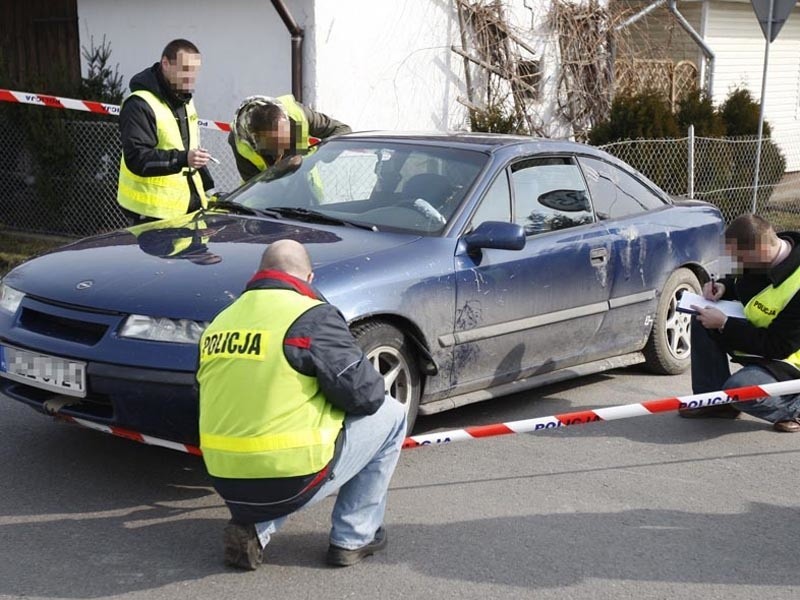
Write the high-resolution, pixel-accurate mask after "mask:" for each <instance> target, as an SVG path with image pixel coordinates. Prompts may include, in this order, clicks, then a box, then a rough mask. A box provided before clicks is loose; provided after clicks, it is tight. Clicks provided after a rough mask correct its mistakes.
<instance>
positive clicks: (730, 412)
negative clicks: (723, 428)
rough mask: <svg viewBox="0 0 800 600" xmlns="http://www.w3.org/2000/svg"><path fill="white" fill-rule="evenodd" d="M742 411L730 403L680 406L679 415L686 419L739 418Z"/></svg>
mask: <svg viewBox="0 0 800 600" xmlns="http://www.w3.org/2000/svg"><path fill="white" fill-rule="evenodd" d="M741 412H742V411H740V410H739V409H738V408H736V407H735V406H731V405H730V404H720V405H718V406H704V407H703V408H679V409H678V415H680V416H681V417H683V418H684V419H712V418H713V419H738V418H739V415H740V414H741Z"/></svg>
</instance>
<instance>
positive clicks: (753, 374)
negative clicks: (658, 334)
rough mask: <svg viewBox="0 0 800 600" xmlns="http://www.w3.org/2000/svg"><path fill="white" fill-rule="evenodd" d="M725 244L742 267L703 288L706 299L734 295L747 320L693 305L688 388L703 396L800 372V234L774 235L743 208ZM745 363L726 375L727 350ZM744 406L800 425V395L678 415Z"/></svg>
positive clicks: (793, 427) (790, 427)
mask: <svg viewBox="0 0 800 600" xmlns="http://www.w3.org/2000/svg"><path fill="white" fill-rule="evenodd" d="M725 244H726V247H727V248H728V251H729V253H730V254H731V255H732V256H733V257H735V258H736V261H737V264H738V269H737V270H740V271H741V273H740V274H738V275H736V276H732V277H728V278H725V279H721V280H720V281H716V282H715V281H713V280H712V281H710V282H708V283H706V284H705V285H704V286H703V296H704V297H705V298H706V299H708V300H720V299H724V300H738V301H740V302H741V303H742V304H743V305H744V307H745V317H746V318H745V319H736V318H728V317H727V316H726V315H725V314H724V313H722V312H721V311H720V310H718V309H716V308H713V307H709V308H705V307H693V308H695V309H696V310H697V316H696V317H695V318H694V319H692V331H691V334H692V388H693V390H694V393H696V394H700V393H705V392H711V391H715V390H720V389H731V388H737V387H744V386H749V385H761V384H765V383H774V382H776V381H785V380H789V379H797V378H800V295H798V294H797V292H798V290H800V234H798V233H796V232H784V233H780V234H776V233H775V230H774V229H773V228H772V226H771V225H770V224H769V223H768V222H767V221H765V220H764V219H763V218H761V217H759V216H756V215H753V214H745V215H742V216H740V217H738V218H736V219H735V220H734V221H733V222H732V223H731V224H730V225H729V226H728V228H727V229H726V230H725ZM729 355H730V356H731V358H732V360H734V361H735V362H738V363H741V364H743V365H744V367H743V368H742V369H740V370H739V371H737V372H736V373H734V374H733V376H731V372H730V365H729V363H728V356H729ZM740 411H743V412H746V413H748V414H750V415H753V416H755V417H759V418H761V419H764V420H766V421H769V422H771V423H773V428H774V429H775V430H776V431H782V432H789V433H795V432H798V431H800V396H796V395H791V396H779V397H774V398H773V397H767V398H763V399H760V400H755V401H751V402H742V403H739V404H737V405H736V406H733V405H730V404H724V405H720V406H711V407H705V408H699V409H682V410H681V411H680V415H681V416H682V417H687V418H693V417H720V418H736V417H737V416H738V415H739V412H740Z"/></svg>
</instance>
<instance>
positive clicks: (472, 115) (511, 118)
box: [469, 104, 520, 133]
mask: <svg viewBox="0 0 800 600" xmlns="http://www.w3.org/2000/svg"><path fill="white" fill-rule="evenodd" d="M469 122H470V130H471V131H480V132H485V133H520V127H519V122H518V120H517V118H516V116H515V115H513V114H508V113H507V112H506V110H505V109H504V108H503V106H502V105H500V104H491V105H489V106H487V107H486V108H473V109H470V111H469Z"/></svg>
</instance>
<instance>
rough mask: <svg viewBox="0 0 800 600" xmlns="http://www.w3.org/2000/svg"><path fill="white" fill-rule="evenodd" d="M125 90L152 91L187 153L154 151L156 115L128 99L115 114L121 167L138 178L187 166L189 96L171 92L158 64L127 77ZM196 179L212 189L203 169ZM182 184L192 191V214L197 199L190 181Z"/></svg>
mask: <svg viewBox="0 0 800 600" xmlns="http://www.w3.org/2000/svg"><path fill="white" fill-rule="evenodd" d="M129 87H130V89H131V92H135V91H138V90H146V91H148V92H152V93H153V94H155V95H156V96H158V97H159V98H161V99H162V100H164V101H165V102H166V103H167V105H169V107H170V108H171V109H172V112H173V114H174V115H175V120H176V121H177V122H178V128H179V129H180V132H181V139H183V146H184V148H187V150H157V149H156V145H157V144H158V133H157V129H156V116H155V114H154V113H153V110H152V109H151V108H150V105H149V104H147V102H146V101H145V100H143V99H142V98H139V97H138V96H131V97H129V98H127V99H126V100H125V102H123V104H122V109H121V110H120V113H119V132H120V137H121V139H122V152H123V155H124V156H125V164H126V165H127V166H128V168H129V169H130V170H131V171H132V172H133V173H135V174H136V175H139V176H140V177H151V176H158V175H172V174H174V173H179V172H180V171H181V169H184V168H185V167H187V166H188V154H189V152H188V149H189V127H188V122H187V119H186V105H187V104H188V103H189V100H191V99H192V95H191V94H178V93H176V92H175V91H173V90H172V88H171V87H170V85H169V84H168V83H167V81H166V80H165V79H164V76H163V75H162V74H161V64H160V63H156V64H154V65H153V66H152V67H150V68H148V69H145V70H144V71H141V72H140V73H137V74H136V75H134V76H133V77H131V82H130V85H129ZM200 176H201V177H202V179H203V188H204V189H206V190H208V189H211V188H212V187H214V180H213V179H212V177H211V174H210V173H209V172H208V169H207V168H206V167H203V168H202V169H200ZM186 181H187V185H189V187H190V189H191V191H192V199H191V202H190V205H189V211H188V212H192V211H193V210H196V209H198V208H200V196H199V195H198V193H197V190H195V189H194V185H193V182H192V180H191V179H190V178H188V177H187V178H186Z"/></svg>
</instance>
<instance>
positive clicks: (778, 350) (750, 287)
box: [717, 232, 800, 380]
mask: <svg viewBox="0 0 800 600" xmlns="http://www.w3.org/2000/svg"><path fill="white" fill-rule="evenodd" d="M779 237H781V238H783V239H785V240H787V241H788V242H789V243H791V244H792V250H791V252H790V253H789V256H787V257H786V258H785V259H784V260H783V261H781V262H780V263H779V264H777V265H775V266H774V267H772V268H770V269H768V270H763V271H757V270H751V269H748V270H747V271H745V272H744V273H743V274H742V275H739V276H736V277H728V278H725V279H721V280H720V282H721V283H724V284H725V295H724V296H723V299H724V300H738V301H739V302H741V303H742V304H745V305H746V304H747V303H748V302H749V301H750V300H751V299H752V298H753V296H755V295H756V294H758V293H759V292H761V291H762V290H764V288H766V287H767V286H768V285H770V284H772V285H774V286H775V287H779V286H780V285H781V284H782V283H783V282H784V281H786V279H788V278H789V276H790V275H792V273H794V272H795V271H796V270H797V269H800V233H795V232H784V233H780V234H779ZM717 335H719V338H718V339H719V341H721V342H722V344H723V346H724V347H725V348H726V350H728V351H729V352H732V351H734V350H738V351H740V352H746V353H748V354H756V355H758V357H763V358H758V357H735V356H734V359H735V360H736V361H737V362H740V363H743V364H758V365H760V366H763V367H764V368H766V369H767V370H769V371H770V372H771V373H772V374H773V375H775V377H776V378H778V379H779V380H786V379H794V378H795V377H798V376H800V373H798V371H797V370H796V369H794V368H793V367H792V366H791V365H789V364H787V363H784V362H779V360H780V359H783V358H786V357H787V356H789V355H790V354H792V353H794V352H795V351H797V350H798V349H800V294H795V296H794V297H793V298H792V299H791V300H790V301H789V303H788V304H787V305H786V306H785V307H784V309H783V310H782V311H780V312H779V313H778V314H777V316H776V317H775V319H774V320H773V321H772V323H770V324H769V327H756V326H755V325H753V324H752V323H750V322H749V321H747V320H745V319H728V321H727V322H726V323H725V327H724V329H723V331H722V333H719V334H717ZM775 359H777V360H775Z"/></svg>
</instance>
